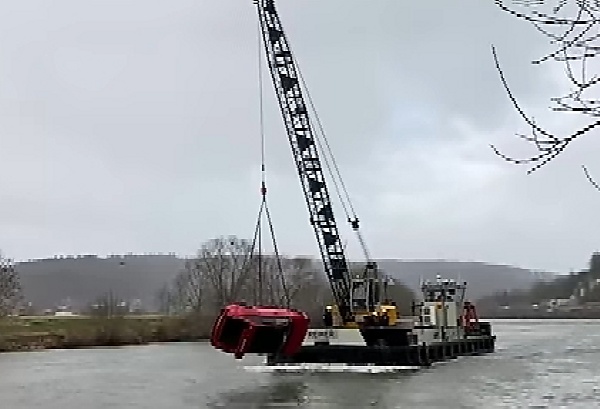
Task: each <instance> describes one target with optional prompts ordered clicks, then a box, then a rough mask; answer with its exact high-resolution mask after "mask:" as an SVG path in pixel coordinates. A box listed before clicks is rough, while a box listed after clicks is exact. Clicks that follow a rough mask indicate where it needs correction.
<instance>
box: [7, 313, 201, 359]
mask: <svg viewBox="0 0 600 409" xmlns="http://www.w3.org/2000/svg"><path fill="white" fill-rule="evenodd" d="M211 324H212V320H209V319H207V318H205V317H194V316H185V317H171V316H160V315H153V316H125V317H116V318H98V317H82V316H79V317H69V318H63V317H53V316H50V317H45V316H39V317H38V316H36V317H31V316H30V317H12V318H10V319H9V318H5V319H3V320H2V321H0V352H15V351H31V350H42V349H75V348H93V347H108V346H126V345H147V344H151V343H159V342H191V341H204V340H208V339H209V335H210V327H211Z"/></svg>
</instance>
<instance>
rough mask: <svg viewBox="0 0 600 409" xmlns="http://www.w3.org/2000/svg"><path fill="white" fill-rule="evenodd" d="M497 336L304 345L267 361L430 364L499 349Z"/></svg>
mask: <svg viewBox="0 0 600 409" xmlns="http://www.w3.org/2000/svg"><path fill="white" fill-rule="evenodd" d="M495 343H496V337H495V336H487V337H478V338H472V339H462V340H457V341H451V342H443V343H435V344H429V345H410V346H397V347H387V346H381V347H380V346H372V347H368V346H360V345H311V346H302V347H301V348H300V350H299V351H298V352H297V353H295V354H294V355H292V356H283V355H276V354H272V355H268V356H267V362H266V364H267V365H268V366H276V365H283V366H288V365H302V364H341V365H375V366H380V365H381V366H398V367H428V366H431V365H432V364H433V363H435V362H441V361H446V360H449V359H454V358H457V357H459V356H468V355H481V354H487V353H492V352H494V350H495Z"/></svg>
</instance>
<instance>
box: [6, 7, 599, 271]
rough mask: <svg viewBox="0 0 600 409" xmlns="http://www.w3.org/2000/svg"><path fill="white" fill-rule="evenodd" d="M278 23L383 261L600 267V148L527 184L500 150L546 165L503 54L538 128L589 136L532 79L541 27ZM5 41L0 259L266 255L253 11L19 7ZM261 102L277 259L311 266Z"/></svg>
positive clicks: (356, 14)
mask: <svg viewBox="0 0 600 409" xmlns="http://www.w3.org/2000/svg"><path fill="white" fill-rule="evenodd" d="M278 5H279V11H280V15H281V18H282V19H283V22H284V24H285V26H286V29H287V32H288V35H289V38H290V41H291V42H292V44H293V47H294V50H295V53H296V57H297V59H298V62H299V64H300V66H301V68H302V71H303V73H304V75H305V78H306V80H307V82H308V86H309V89H310V91H311V94H312V96H313V98H314V100H315V103H316V105H317V109H318V111H319V115H320V117H321V119H322V121H323V123H324V125H325V129H326V132H327V135H328V138H329V140H330V143H331V145H332V148H333V150H334V152H335V154H336V158H337V160H338V163H339V165H340V167H341V169H342V172H343V175H344V179H345V182H346V184H347V186H348V188H349V189H350V192H351V195H352V198H353V200H354V204H355V207H356V208H357V210H358V213H359V216H360V218H361V220H362V226H363V229H364V234H365V236H366V239H367V241H368V243H369V247H370V250H371V252H372V253H373V255H374V256H375V257H381V258H383V257H386V258H399V259H431V258H435V259H441V258H446V259H454V260H477V261H487V262H491V263H503V264H514V265H517V266H521V267H525V268H531V269H546V270H553V271H561V272H565V271H568V270H569V269H571V268H573V269H578V268H583V267H584V266H585V265H586V264H587V261H588V259H589V256H590V254H591V253H592V252H593V251H595V250H598V249H599V247H600V233H599V232H600V217H599V215H598V209H599V208H600V193H598V192H595V191H594V190H593V188H592V187H591V186H590V185H589V184H588V183H587V182H586V180H585V178H584V176H583V174H582V172H581V169H580V164H582V163H585V164H587V165H589V168H590V170H591V171H592V172H595V173H596V175H597V176H598V178H600V162H598V161H596V162H594V160H593V159H594V157H595V156H597V152H598V148H600V140H598V139H597V138H596V139H592V138H590V137H588V138H585V139H581V140H580V141H578V142H577V143H575V144H573V146H571V147H570V148H569V149H568V150H567V151H566V152H565V153H564V154H563V155H562V156H560V157H559V158H558V159H557V160H556V161H554V162H553V163H551V164H550V165H549V166H547V167H546V168H543V169H542V170H541V171H539V172H537V173H536V174H533V175H531V176H527V175H526V168H521V167H515V166H513V165H509V164H507V163H505V162H503V161H501V160H500V159H499V158H497V157H496V156H494V154H493V152H492V151H491V150H490V148H489V146H488V145H489V144H490V143H495V144H498V145H499V146H500V147H501V148H503V149H504V150H505V151H506V152H507V153H515V154H518V153H527V152H530V151H528V149H527V146H526V145H525V146H524V145H523V143H521V142H520V141H518V140H516V138H515V137H514V136H513V134H514V133H515V132H519V131H520V132H523V131H525V130H526V128H525V127H524V124H523V123H522V122H521V121H520V118H519V117H518V115H517V114H516V113H515V112H514V110H513V108H512V106H511V105H510V101H509V100H508V99H507V97H506V94H505V93H504V90H503V89H502V87H501V84H500V82H499V78H498V75H497V73H496V71H495V68H494V65H493V60H492V55H491V51H490V45H491V44H492V43H493V44H495V45H496V46H497V47H498V52H499V56H500V58H501V61H502V64H503V66H504V68H505V70H506V75H507V77H508V79H509V81H510V83H511V85H512V87H513V89H514V91H515V93H516V94H517V95H518V96H519V98H520V100H521V101H522V103H523V104H524V105H525V107H526V108H527V109H528V110H530V111H531V112H534V113H535V114H536V119H537V121H538V122H540V123H545V124H548V125H549V127H550V128H551V129H553V130H562V129H570V127H571V126H572V125H573V126H574V124H572V123H570V122H569V121H571V118H572V117H570V116H568V117H567V118H565V117H564V116H561V117H557V116H556V114H553V113H551V112H550V111H548V109H547V107H548V105H549V101H548V99H549V98H550V97H552V96H558V95H560V94H561V90H564V85H565V84H564V75H563V74H562V72H563V71H562V67H560V66H557V67H554V68H552V65H548V66H541V67H540V66H532V65H531V64H530V61H531V60H532V59H533V58H536V57H539V56H540V55H542V54H543V53H544V52H545V51H546V50H548V45H547V43H546V41H545V39H544V38H542V37H541V36H540V35H539V34H538V33H537V32H536V31H535V30H534V29H533V28H532V27H531V26H530V25H529V24H527V23H524V22H521V21H518V20H514V19H513V18H511V17H510V16H508V15H506V14H504V13H503V12H502V11H500V10H499V9H498V8H497V7H496V6H494V4H493V2H492V1H491V0H490V1H482V0H462V1H458V2H456V1H452V2H451V1H448V0H428V1H398V0H378V1H369V2H364V1H358V0H327V1H325V2H323V1H319V0H303V1H297V0H279V2H278ZM0 36H1V38H2V41H0V147H1V149H2V156H1V158H2V159H1V160H0V187H1V192H2V195H1V196H0V223H1V224H0V226H1V227H0V248H2V250H3V251H4V253H6V254H7V255H8V256H10V257H13V258H15V259H18V260H22V259H28V258H39V257H47V256H52V255H54V254H79V253H92V254H100V255H106V254H111V253H117V254H123V253H127V252H135V253H143V252H170V251H173V252H177V253H178V254H182V255H189V254H193V253H194V252H195V251H196V250H197V249H198V248H199V246H200V245H201V244H202V243H203V242H204V241H205V240H208V239H210V238H213V237H216V236H220V235H230V234H233V235H238V236H240V237H251V236H252V233H253V228H254V224H255V221H256V215H257V212H258V206H259V202H260V197H259V189H258V188H259V172H258V171H259V167H260V163H259V162H260V143H259V140H260V139H259V128H258V123H259V115H258V112H259V111H258V101H259V100H258V85H257V82H258V81H257V58H258V52H257V46H258V44H257V18H256V12H255V9H254V7H253V5H252V1H251V0H228V1H208V0H175V1H168V2H167V1H163V0H160V1H159V0H154V1H153V0H130V1H126V2H123V1H108V0H102V1H92V0H86V1H81V0H61V1H54V2H48V1H45V0H30V1H27V2H23V1H8V0H2V1H1V2H0ZM261 57H262V56H261ZM266 86H267V87H266V92H265V98H266V101H265V104H266V105H265V116H266V121H267V126H266V135H267V168H268V180H269V201H270V207H271V210H272V213H273V217H274V222H275V228H276V232H277V236H278V244H279V246H280V248H281V250H282V251H283V252H285V253H288V254H316V252H317V247H316V242H315V240H314V237H313V235H312V230H311V229H310V226H309V224H308V216H307V212H306V209H305V204H304V201H303V198H302V194H301V190H300V185H299V183H298V179H297V175H296V173H295V172H296V170H295V167H294V165H293V161H292V157H291V155H290V149H289V146H288V144H287V138H286V136H285V133H284V129H283V126H282V124H281V118H280V116H279V111H278V109H277V106H276V105H275V99H274V94H273V91H272V87H271V85H270V82H267V83H266ZM336 210H337V217H338V220H339V222H340V223H344V222H345V221H344V217H343V213H342V212H341V208H340V207H339V206H338V207H337V208H336ZM342 233H343V234H344V237H345V238H347V239H348V242H349V244H348V246H349V248H348V249H349V257H350V258H356V259H360V255H361V254H360V252H359V250H358V248H357V246H356V245H355V243H354V242H355V239H354V237H353V236H352V235H351V232H349V231H348V229H346V228H344V229H343V230H342Z"/></svg>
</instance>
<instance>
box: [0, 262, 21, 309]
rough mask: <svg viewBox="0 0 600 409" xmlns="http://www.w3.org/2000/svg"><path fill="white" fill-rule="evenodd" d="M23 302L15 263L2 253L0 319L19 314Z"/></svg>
mask: <svg viewBox="0 0 600 409" xmlns="http://www.w3.org/2000/svg"><path fill="white" fill-rule="evenodd" d="M22 301H23V293H22V291H21V284H20V280H19V274H18V272H17V269H16V267H15V263H14V261H13V260H11V259H8V258H5V257H4V256H3V255H2V254H1V253H0V318H1V317H6V316H9V315H11V314H14V313H15V312H17V311H18V309H19V307H21V304H22Z"/></svg>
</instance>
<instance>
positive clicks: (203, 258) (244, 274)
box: [160, 236, 328, 315]
mask: <svg viewBox="0 0 600 409" xmlns="http://www.w3.org/2000/svg"><path fill="white" fill-rule="evenodd" d="M318 271H319V269H318V268H316V267H315V264H314V261H313V260H311V259H309V258H304V257H295V258H290V257H282V256H279V255H273V254H257V253H256V252H255V251H254V248H253V246H252V243H251V242H250V241H249V240H244V239H239V238H237V237H234V236H231V237H226V238H224V237H221V238H217V239H213V240H210V241H208V242H206V243H205V244H204V245H203V246H202V248H201V249H200V251H199V252H198V256H197V257H196V258H194V259H192V260H189V261H188V262H187V263H186V266H185V268H184V269H183V271H181V272H180V273H179V274H178V276H177V277H176V279H175V280H174V281H173V282H172V283H171V284H170V286H169V287H168V288H164V289H163V290H162V291H161V293H160V299H161V305H163V307H162V309H163V310H164V311H170V312H173V313H175V314H181V313H184V312H196V313H202V314H204V315H212V314H215V313H217V312H218V311H219V310H220V309H221V308H222V307H223V306H225V305H227V304H229V303H232V302H247V303H250V304H255V305H256V304H261V305H274V306H280V307H293V308H298V309H302V310H307V309H314V307H315V305H316V304H318V305H322V303H323V301H324V299H325V298H326V297H327V294H328V291H327V290H328V287H327V285H326V284H325V282H324V277H321V275H322V273H321V274H320V273H318ZM319 308H321V307H319Z"/></svg>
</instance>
